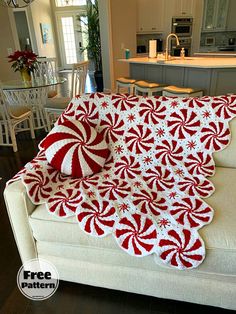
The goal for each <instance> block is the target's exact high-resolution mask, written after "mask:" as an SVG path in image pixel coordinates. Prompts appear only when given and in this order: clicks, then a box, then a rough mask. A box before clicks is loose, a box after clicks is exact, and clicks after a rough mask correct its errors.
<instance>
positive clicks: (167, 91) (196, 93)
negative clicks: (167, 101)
mask: <svg viewBox="0 0 236 314" xmlns="http://www.w3.org/2000/svg"><path fill="white" fill-rule="evenodd" d="M162 95H163V96H167V97H168V96H178V97H189V96H191V97H202V96H203V91H202V90H201V89H193V88H188V87H177V86H174V85H170V86H166V87H165V88H163V92H162Z"/></svg>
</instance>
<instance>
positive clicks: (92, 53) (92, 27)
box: [79, 0, 103, 92]
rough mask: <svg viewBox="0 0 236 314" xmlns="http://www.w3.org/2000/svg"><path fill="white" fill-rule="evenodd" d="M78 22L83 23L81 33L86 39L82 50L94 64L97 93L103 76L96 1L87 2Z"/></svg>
mask: <svg viewBox="0 0 236 314" xmlns="http://www.w3.org/2000/svg"><path fill="white" fill-rule="evenodd" d="M79 20H80V22H81V23H83V26H84V30H83V32H84V33H85V34H86V36H87V39H88V41H87V44H86V46H85V47H84V50H86V49H87V51H88V57H89V59H91V60H93V62H94V67H95V72H94V79H95V82H96V85H97V91H98V92H102V91H103V75H102V52H101V38H100V28H99V13H98V0H94V1H91V0H87V5H86V11H85V13H83V14H80V16H79Z"/></svg>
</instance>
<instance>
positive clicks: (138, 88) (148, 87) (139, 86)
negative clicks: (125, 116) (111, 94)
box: [134, 81, 166, 96]
mask: <svg viewBox="0 0 236 314" xmlns="http://www.w3.org/2000/svg"><path fill="white" fill-rule="evenodd" d="M165 86H166V85H165V84H159V83H153V82H147V81H136V82H135V83H134V93H135V95H138V92H141V93H147V95H148V96H152V95H153V93H156V92H161V91H162V90H163V88H164V87H165Z"/></svg>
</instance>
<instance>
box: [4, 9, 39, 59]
mask: <svg viewBox="0 0 236 314" xmlns="http://www.w3.org/2000/svg"><path fill="white" fill-rule="evenodd" d="M19 11H24V12H25V15H26V19H27V24H28V28H29V34H30V41H31V46H32V50H33V52H35V53H36V54H38V46H37V41H36V36H35V31H34V24H33V19H32V14H31V11H30V10H29V8H20V9H12V10H11V12H9V18H10V23H11V29H12V33H13V38H14V43H15V47H16V49H17V50H20V43H19V38H18V33H17V28H16V22H15V17H14V12H19Z"/></svg>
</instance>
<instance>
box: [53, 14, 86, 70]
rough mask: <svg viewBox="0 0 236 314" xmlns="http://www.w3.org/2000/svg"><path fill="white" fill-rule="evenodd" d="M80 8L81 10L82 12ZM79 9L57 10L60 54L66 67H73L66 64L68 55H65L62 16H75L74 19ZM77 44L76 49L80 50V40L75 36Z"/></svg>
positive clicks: (63, 66)
mask: <svg viewBox="0 0 236 314" xmlns="http://www.w3.org/2000/svg"><path fill="white" fill-rule="evenodd" d="M81 11H82V10H80V11H79V12H81ZM79 12H78V10H60V11H57V12H55V17H56V26H57V27H56V30H57V36H58V41H59V50H60V56H61V64H62V68H66V69H71V68H72V67H71V65H67V64H66V55H65V49H64V40H63V33H62V25H61V18H62V17H73V21H75V20H74V18H75V16H76V15H78V14H79ZM74 30H75V32H76V27H74ZM75 45H76V50H79V47H78V42H77V41H76V38H75Z"/></svg>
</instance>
